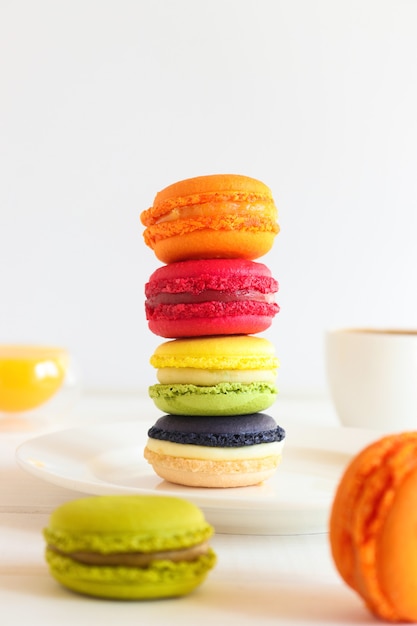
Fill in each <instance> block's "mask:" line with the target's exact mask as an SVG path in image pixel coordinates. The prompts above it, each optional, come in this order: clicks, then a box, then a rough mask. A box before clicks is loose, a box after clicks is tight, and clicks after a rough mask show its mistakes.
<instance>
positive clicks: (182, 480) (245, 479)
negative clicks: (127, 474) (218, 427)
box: [145, 448, 281, 489]
mask: <svg viewBox="0 0 417 626" xmlns="http://www.w3.org/2000/svg"><path fill="white" fill-rule="evenodd" d="M145 458H147V460H148V462H149V463H151V464H152V467H153V469H154V471H155V473H156V474H158V476H160V477H161V478H163V479H164V480H167V481H168V482H172V483H175V484H178V485H185V486H188V487H207V488H216V489H225V488H230V487H249V486H251V485H258V484H259V483H262V482H263V481H265V480H267V479H268V478H270V477H271V476H273V474H275V472H276V470H277V468H278V465H279V463H280V461H281V455H276V454H271V456H268V457H263V458H261V459H247V460H242V461H206V460H200V459H187V458H184V459H183V458H180V457H169V456H162V455H157V454H155V453H150V454H149V452H148V451H147V449H146V448H145Z"/></svg>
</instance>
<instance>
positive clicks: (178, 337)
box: [141, 174, 285, 487]
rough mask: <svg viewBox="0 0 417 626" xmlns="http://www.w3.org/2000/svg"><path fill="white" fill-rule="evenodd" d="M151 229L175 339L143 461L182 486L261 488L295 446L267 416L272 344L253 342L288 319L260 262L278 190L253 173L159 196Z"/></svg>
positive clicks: (151, 292) (167, 351)
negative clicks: (277, 320)
mask: <svg viewBox="0 0 417 626" xmlns="http://www.w3.org/2000/svg"><path fill="white" fill-rule="evenodd" d="M141 221H142V223H143V225H144V226H145V231H144V239H145V243H146V244H147V245H148V246H149V247H151V248H152V249H153V251H154V252H155V255H156V257H157V258H158V259H159V260H160V261H161V262H162V263H163V264H164V265H163V266H161V267H159V268H158V269H157V270H156V271H155V272H153V274H152V275H151V276H150V278H149V281H148V283H147V284H146V285H145V296H146V301H145V310H146V317H147V320H148V325H149V329H150V330H151V331H152V332H153V333H155V334H156V335H158V336H161V337H164V338H165V339H167V340H168V341H165V342H164V343H162V344H161V345H159V346H158V347H157V349H156V350H155V352H154V354H153V355H152V357H151V364H152V365H153V366H154V367H155V368H156V369H157V379H158V384H155V385H152V386H151V387H150V388H149V395H150V397H151V398H152V399H153V401H154V403H155V405H156V406H157V407H158V408H159V409H161V410H162V411H164V412H165V413H166V415H164V416H163V417H161V418H160V419H159V420H157V422H156V423H155V425H154V426H153V427H152V428H151V429H150V430H149V432H148V441H147V444H146V448H145V451H144V454H145V458H146V459H147V460H148V462H149V463H150V464H151V465H152V466H153V469H154V470H155V472H156V473H157V474H158V475H159V476H160V477H161V478H164V479H165V480H168V481H170V482H174V483H177V484H181V485H188V486H196V487H241V486H247V485H254V484H258V483H260V482H262V481H264V480H265V479H267V478H269V477H270V476H271V475H272V474H273V473H274V472H275V470H276V468H277V466H278V464H279V462H280V460H281V454H282V447H283V444H284V439H285V431H284V430H283V429H282V428H281V427H280V426H278V425H277V424H276V422H275V420H274V419H273V418H272V417H270V416H269V415H266V414H264V413H262V411H264V410H265V409H267V408H269V407H270V406H271V405H272V404H273V403H274V402H275V399H276V396H277V388H276V374H277V368H278V365H279V363H278V359H277V358H276V356H275V350H274V345H273V344H272V343H271V342H270V341H268V340H267V339H265V338H263V337H258V336H255V335H257V334H258V333H261V332H263V331H265V330H266V329H267V328H269V326H270V325H271V322H272V320H273V318H274V316H275V315H276V314H277V313H278V311H279V307H278V304H277V303H276V302H275V294H276V292H277V291H278V282H277V281H276V280H275V279H274V278H273V277H272V275H271V272H270V270H269V269H268V268H267V267H266V266H265V265H264V264H262V263H259V262H256V261H255V259H258V258H259V257H261V256H262V255H264V254H266V252H268V251H269V250H270V249H271V247H272V244H273V241H274V237H275V236H276V234H277V233H278V232H279V226H278V224H277V209H276V207H275V204H274V201H273V198H272V194H271V191H270V189H269V188H268V187H267V186H266V185H264V184H263V183H262V182H260V181H258V180H255V179H253V178H249V177H246V176H240V175H223V174H220V175H211V176H199V177H196V178H191V179H187V180H182V181H180V182H177V183H174V184H173V185H170V186H169V187H166V188H165V189H163V190H162V191H160V192H159V193H158V194H157V195H156V197H155V200H154V203H153V206H152V207H151V208H150V209H148V210H146V211H143V212H142V214H141Z"/></svg>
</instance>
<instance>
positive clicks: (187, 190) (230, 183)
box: [154, 174, 271, 206]
mask: <svg viewBox="0 0 417 626" xmlns="http://www.w3.org/2000/svg"><path fill="white" fill-rule="evenodd" d="M224 192H226V193H231V192H237V193H240V194H247V193H251V194H254V193H255V194H258V195H259V196H265V197H271V190H270V188H269V187H267V185H265V183H263V182H262V181H260V180H257V179H256V178H252V177H250V176H243V175H242V174H208V175H206V176H194V177H193V178H185V179H184V180H180V181H177V182H175V183H172V184H171V185H168V187H165V188H164V189H162V190H161V191H159V192H158V193H157V194H156V196H155V200H154V206H160V205H161V204H164V203H166V202H169V201H170V200H173V199H174V200H175V202H176V203H177V202H178V198H187V200H186V202H187V203H188V202H189V200H188V197H189V196H197V197H198V199H200V198H201V195H202V194H213V193H224Z"/></svg>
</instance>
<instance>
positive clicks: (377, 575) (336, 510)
mask: <svg viewBox="0 0 417 626" xmlns="http://www.w3.org/2000/svg"><path fill="white" fill-rule="evenodd" d="M416 472H417V433H401V434H399V435H392V436H387V437H383V438H381V439H380V440H377V441H376V442H374V443H373V444H371V445H370V446H368V447H366V448H365V449H364V450H363V451H361V452H360V453H359V454H358V455H357V456H356V457H355V458H354V459H353V461H352V462H351V463H350V465H349V466H348V467H347V469H346V471H345V473H344V475H343V477H342V479H341V481H340V483H339V486H338V489H337V491H336V495H335V499H334V502H333V506H332V511H331V515H330V522H329V530H330V534H329V538H330V545H331V550H332V555H333V559H334V562H335V565H336V567H337V569H338V571H339V573H340V574H341V576H342V578H343V579H344V580H345V582H346V583H347V584H348V585H349V586H350V587H352V588H353V589H354V590H355V591H357V592H358V593H359V595H360V596H362V598H363V600H364V601H365V603H366V604H367V606H368V607H369V609H370V610H371V611H372V612H373V613H374V614H375V615H377V616H378V617H381V618H382V619H385V620H387V621H392V622H396V621H416V619H417V611H416V608H417V602H415V598H416V597H417V596H416V584H415V580H416V573H417V551H416V550H415V528H416V524H417V520H416V516H413V514H412V513H413V511H414V510H415V509H413V508H412V507H413V504H416V505H417V498H416V496H415V491H413V489H414V490H415V489H416V481H417V479H416Z"/></svg>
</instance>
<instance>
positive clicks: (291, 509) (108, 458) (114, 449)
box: [16, 422, 376, 535]
mask: <svg viewBox="0 0 417 626" xmlns="http://www.w3.org/2000/svg"><path fill="white" fill-rule="evenodd" d="M151 425H152V424H146V423H144V422H136V423H132V422H127V423H120V424H117V423H116V424H108V425H104V426H94V427H90V428H77V429H71V430H63V431H58V432H54V433H49V434H46V435H43V436H40V437H36V438H35V439H31V440H29V441H27V442H25V443H24V444H22V445H21V446H20V447H19V448H18V449H17V451H16V459H17V462H18V464H19V465H20V466H21V467H22V468H23V469H25V470H27V471H28V472H30V473H31V474H33V475H35V476H37V477H38V478H41V479H43V480H45V481H47V482H50V483H53V484H55V485H60V486H63V487H66V488H68V489H73V490H76V491H81V492H83V493H88V494H94V495H100V494H121V493H125V494H129V493H130V494H165V495H175V496H179V497H182V498H186V499H188V500H190V501H192V502H194V503H195V504H197V505H198V506H200V507H201V508H202V509H203V511H204V513H205V515H206V517H207V519H208V520H209V521H210V523H211V524H213V526H214V527H215V530H216V532H218V533H234V534H260V535H281V534H308V533H320V532H326V530H327V521H328V514H329V509H330V506H331V502H332V499H333V495H334V490H335V488H336V485H337V482H338V480H339V478H340V476H341V473H342V472H343V469H344V468H345V466H346V464H347V463H348V461H349V460H350V458H351V457H352V455H353V454H355V453H356V452H357V451H359V450H360V449H361V448H362V447H363V446H364V445H366V444H367V443H369V442H370V441H372V440H373V439H376V435H375V432H372V431H364V430H360V429H352V428H323V427H318V428H316V427H314V428H311V427H303V428H299V427H297V428H295V427H291V428H287V429H286V431H287V437H286V443H285V447H284V455H283V460H282V463H281V465H280V467H279V468H278V470H277V472H276V474H275V475H274V476H273V477H272V478H270V479H269V480H268V481H265V482H264V483H263V484H261V485H256V486H253V487H239V488H234V489H201V488H195V487H182V486H180V485H174V484H171V483H168V482H166V481H164V480H162V479H160V478H159V477H158V476H156V474H155V473H154V472H153V470H152V467H151V466H150V465H148V463H147V462H146V461H145V460H144V459H143V448H144V447H145V443H146V439H147V431H148V428H149V427H150V426H151Z"/></svg>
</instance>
